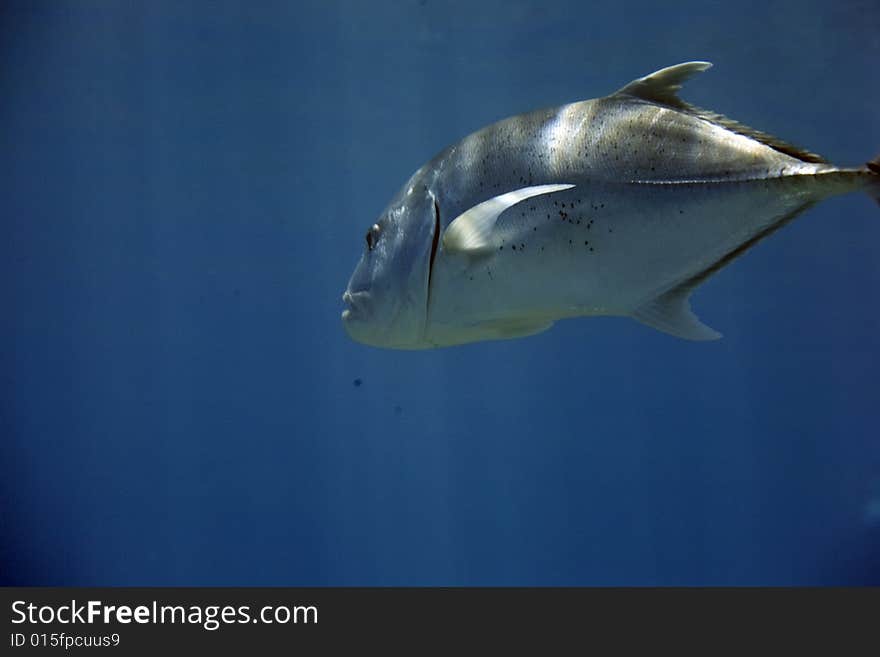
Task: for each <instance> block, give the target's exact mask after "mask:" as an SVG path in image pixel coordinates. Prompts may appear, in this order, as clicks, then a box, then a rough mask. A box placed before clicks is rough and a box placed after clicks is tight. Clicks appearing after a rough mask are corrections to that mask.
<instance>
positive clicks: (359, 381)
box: [351, 378, 364, 388]
mask: <svg viewBox="0 0 880 657" xmlns="http://www.w3.org/2000/svg"><path fill="white" fill-rule="evenodd" d="M351 384H352V385H353V386H354V387H355V388H360V387H361V386H362V385H363V384H364V380H363V379H361V378H357V379H355V380H354V381H352V382H351Z"/></svg>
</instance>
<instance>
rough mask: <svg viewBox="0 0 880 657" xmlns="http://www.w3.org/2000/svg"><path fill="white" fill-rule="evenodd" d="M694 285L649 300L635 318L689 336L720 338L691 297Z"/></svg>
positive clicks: (672, 332)
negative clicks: (706, 323)
mask: <svg viewBox="0 0 880 657" xmlns="http://www.w3.org/2000/svg"><path fill="white" fill-rule="evenodd" d="M693 290H694V287H693V286H691V285H682V286H679V287H677V288H675V289H673V290H670V291H669V292H666V293H665V294H661V295H660V296H659V297H657V298H656V299H654V300H653V301H650V302H649V303H647V304H645V305H644V306H642V307H641V308H639V309H638V310H637V311H636V312H634V313H633V314H632V318H633V319H636V320H638V321H640V322H641V323H642V324H646V325H647V326H650V327H651V328H655V329H657V330H658V331H663V332H664V333H669V334H670V335H674V336H676V337H678V338H684V339H685V340H717V339H718V338H720V337H721V334H720V333H719V332H718V331H716V330H715V329H713V328H710V327H708V326H706V325H705V324H703V322H701V321H700V320H699V318H698V317H697V316H696V315H695V314H694V311H693V310H691V304H690V301H689V300H688V299H689V297H690V295H691V292H693Z"/></svg>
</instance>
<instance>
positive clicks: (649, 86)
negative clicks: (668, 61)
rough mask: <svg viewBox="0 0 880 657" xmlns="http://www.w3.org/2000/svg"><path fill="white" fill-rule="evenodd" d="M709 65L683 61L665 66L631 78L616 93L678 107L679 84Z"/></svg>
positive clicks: (680, 102) (679, 103) (679, 101)
mask: <svg viewBox="0 0 880 657" xmlns="http://www.w3.org/2000/svg"><path fill="white" fill-rule="evenodd" d="M711 67H712V64H711V63H709V62H685V63H684V64H676V65H675V66H667V67H666V68H661V69H660V70H659V71H655V72H653V73H651V74H650V75H646V76H645V77H643V78H638V79H637V80H633V81H632V82H630V83H629V84H628V85H626V86H625V87H624V88H623V89H620V90H619V91H617V92H616V93H618V94H626V95H628V96H635V97H637V98H641V99H642V100H647V101H650V102H652V103H660V104H661V105H669V106H670V107H676V108H679V106H680V105H682V104H683V103H682V101H681V99H680V98H679V97H678V94H677V92H678V90H679V89H681V86H682V85H683V84H684V83H685V81H687V79H688V78H690V77H693V76H694V75H696V74H697V73H702V72H703V71H705V70H706V69H708V68H711Z"/></svg>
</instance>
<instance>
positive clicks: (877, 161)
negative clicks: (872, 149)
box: [865, 155, 880, 205]
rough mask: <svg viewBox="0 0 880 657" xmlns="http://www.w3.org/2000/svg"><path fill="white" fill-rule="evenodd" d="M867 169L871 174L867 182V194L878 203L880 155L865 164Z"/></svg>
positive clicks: (879, 200)
mask: <svg viewBox="0 0 880 657" xmlns="http://www.w3.org/2000/svg"><path fill="white" fill-rule="evenodd" d="M865 166H866V167H867V168H868V171H869V172H870V173H871V174H873V175H872V176H871V179H870V181H869V182H868V194H870V195H871V198H873V199H874V200H875V201H877V205H880V155H878V156H877V157H875V158H874V159H873V160H871V161H870V162H868V163H867V164H866V165H865Z"/></svg>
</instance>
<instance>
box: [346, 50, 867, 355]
mask: <svg viewBox="0 0 880 657" xmlns="http://www.w3.org/2000/svg"><path fill="white" fill-rule="evenodd" d="M710 66H711V64H709V63H708V62H687V63H684V64H679V65H677V66H671V67H669V68H664V69H662V70H659V71H657V72H656V73H652V74H651V75H648V76H645V77H642V78H639V79H637V80H635V81H633V82H631V83H630V84H628V85H626V86H625V87H623V88H622V89H620V90H619V91H617V92H616V93H613V94H611V95H610V96H606V97H604V98H598V99H595V100H588V101H582V102H576V103H572V104H570V105H564V106H562V107H556V108H552V109H544V110H538V111H535V112H531V113H528V114H522V115H519V116H514V117H512V118H508V119H505V120H503V121H500V122H498V123H495V124H493V125H490V126H488V127H486V128H483V129H482V130H479V131H478V132H475V133H473V134H472V135H470V136H468V137H465V138H464V139H463V140H461V141H460V142H458V143H456V144H454V145H452V146H449V147H448V148H446V149H445V150H443V151H442V152H441V153H439V154H438V155H437V156H436V157H434V159H432V160H431V161H430V162H428V163H427V164H425V165H424V166H423V167H421V168H420V169H419V170H418V171H416V172H415V174H413V176H412V177H411V178H410V179H409V181H408V182H407V183H406V184H405V185H404V186H403V188H402V189H401V190H400V192H399V193H398V194H397V196H396V197H394V199H393V200H392V201H391V203H390V204H389V205H388V207H387V208H386V209H385V211H384V212H383V213H382V214H381V216H380V218H379V219H378V220H377V221H376V223H374V224H373V225H372V226H371V227H370V229H369V230H368V231H367V234H366V244H365V248H364V253H363V255H362V257H361V260H360V262H359V263H358V265H357V268H356V269H355V271H354V274H353V275H352V277H351V280H350V281H349V283H348V289H347V290H346V291H345V293H344V294H343V301H344V302H345V304H346V306H347V308H346V309H345V310H344V311H343V313H342V320H343V323H344V325H345V328H346V330H347V331H348V333H349V335H350V336H351V337H352V338H354V339H355V340H357V341H359V342H363V343H366V344H370V345H375V346H380V347H392V348H399V349H422V348H428V347H441V346H448V345H456V344H463V343H467V342H474V341H477V340H492V339H498V338H514V337H521V336H526V335H532V334H534V333H538V332H539V331H543V330H545V329H547V328H549V327H550V326H552V325H553V322H554V321H556V320H558V319H563V318H568V317H580V316H589V315H619V316H627V317H632V318H634V319H636V320H638V321H640V322H642V323H644V324H647V325H648V326H651V327H653V328H655V329H659V330H660V331H665V332H666V333H670V334H672V335H675V336H678V337H681V338H687V339H690V340H711V339H714V338H718V337H720V334H719V333H718V332H716V331H715V330H713V329H711V328H709V327H708V326H706V325H705V324H703V323H702V322H701V321H700V320H699V319H697V317H696V316H695V315H694V314H693V312H692V311H691V309H690V303H689V301H688V298H689V297H690V295H691V293H692V292H693V291H694V289H695V288H696V287H697V286H698V285H700V283H702V282H703V281H705V280H706V279H707V278H708V277H710V276H711V275H712V274H714V273H715V272H717V271H718V270H719V269H721V268H722V267H724V266H725V265H727V264H728V263H730V262H731V261H732V260H733V259H735V258H736V257H737V256H739V255H741V254H742V253H743V252H745V251H746V250H747V249H749V248H750V247H751V246H753V245H754V244H755V243H757V242H758V241H759V240H761V239H762V238H764V237H766V236H767V235H769V234H771V233H772V232H774V231H775V230H777V229H779V228H780V227H781V226H784V225H785V224H787V223H788V222H790V221H791V220H792V219H794V218H795V217H796V216H798V215H799V214H800V213H801V212H803V211H804V210H806V209H807V208H809V207H810V206H812V205H814V204H816V203H818V202H819V201H821V200H823V199H825V198H827V197H829V196H832V195H835V194H841V193H845V192H850V191H854V190H859V189H861V190H865V191H867V192H868V193H869V194H870V195H872V196H873V197H874V198H875V199H880V158H877V159H875V160H872V161H871V162H869V163H868V164H867V165H865V166H863V167H858V168H848V169H847V168H839V167H836V166H834V165H832V164H830V163H829V162H827V161H826V160H825V159H824V158H822V157H820V156H818V155H815V154H814V153H810V152H808V151H806V150H803V149H800V148H797V147H795V146H792V145H791V144H788V143H785V142H783V141H782V140H780V139H777V138H776V137H773V136H770V135H767V134H764V133H762V132H759V131H757V130H754V129H752V128H749V127H747V126H744V125H741V124H739V123H737V122H735V121H732V120H730V119H728V118H726V117H724V116H722V115H720V114H716V113H714V112H710V111H706V110H703V109H699V108H697V107H694V106H692V105H690V104H688V103H686V102H685V101H683V100H681V99H680V98H679V96H678V93H677V92H678V91H679V89H681V85H682V83H683V82H684V81H685V80H687V79H688V78H690V77H691V76H693V75H695V74H697V73H700V72H702V71H705V70H706V69H707V68H709V67H710Z"/></svg>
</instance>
